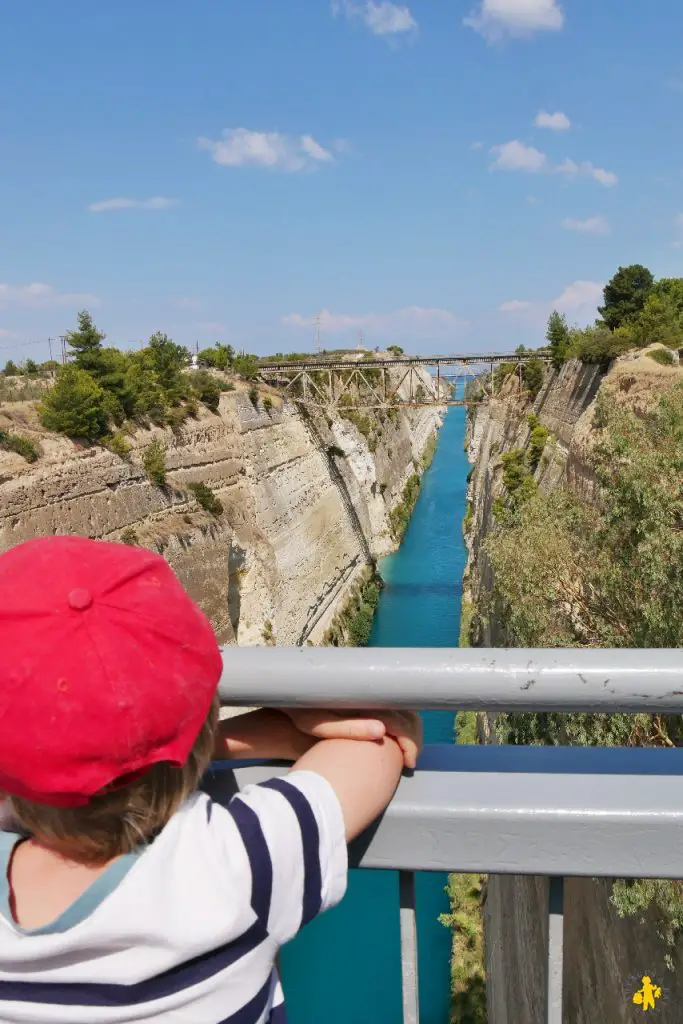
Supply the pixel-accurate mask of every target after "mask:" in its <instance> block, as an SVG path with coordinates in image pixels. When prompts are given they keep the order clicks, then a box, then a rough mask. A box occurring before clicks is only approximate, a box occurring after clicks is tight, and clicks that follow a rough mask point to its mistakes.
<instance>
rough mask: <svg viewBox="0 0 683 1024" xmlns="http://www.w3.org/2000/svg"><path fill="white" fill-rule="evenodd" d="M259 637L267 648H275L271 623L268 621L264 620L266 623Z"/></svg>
mask: <svg viewBox="0 0 683 1024" xmlns="http://www.w3.org/2000/svg"><path fill="white" fill-rule="evenodd" d="M261 636H262V637H263V639H264V641H265V643H267V644H268V646H269V647H274V646H275V637H274V635H273V623H272V622H271V621H270V619H266V621H265V622H264V623H263V629H262V630H261Z"/></svg>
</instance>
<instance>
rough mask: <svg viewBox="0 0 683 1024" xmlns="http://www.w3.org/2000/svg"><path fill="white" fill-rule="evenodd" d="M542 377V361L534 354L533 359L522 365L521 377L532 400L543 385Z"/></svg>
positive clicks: (543, 374) (543, 375)
mask: <svg viewBox="0 0 683 1024" xmlns="http://www.w3.org/2000/svg"><path fill="white" fill-rule="evenodd" d="M544 377H545V373H544V371H543V363H542V361H541V360H540V359H538V357H536V356H535V357H534V358H533V359H529V360H528V361H527V362H526V363H524V365H523V366H522V379H523V380H524V383H525V384H526V387H527V390H528V392H529V395H530V396H531V400H532V401H534V400H535V399H536V398H537V397H538V393H539V391H540V390H541V388H542V387H543V379H544Z"/></svg>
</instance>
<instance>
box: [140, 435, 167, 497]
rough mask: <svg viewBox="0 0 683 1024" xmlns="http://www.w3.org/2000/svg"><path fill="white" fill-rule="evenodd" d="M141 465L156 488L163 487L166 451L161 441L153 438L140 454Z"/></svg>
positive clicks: (164, 482)
mask: <svg viewBox="0 0 683 1024" xmlns="http://www.w3.org/2000/svg"><path fill="white" fill-rule="evenodd" d="M142 465H143V467H144V470H145V473H146V474H147V476H148V477H149V479H150V480H151V481H152V483H153V484H156V485H157V487H164V486H165V484H166V449H165V448H164V446H163V444H162V443H161V441H160V440H159V439H158V438H157V437H155V438H154V440H153V441H150V443H149V444H148V445H147V447H146V448H145V450H144V452H143V453H142Z"/></svg>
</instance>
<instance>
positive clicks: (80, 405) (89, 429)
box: [38, 364, 108, 441]
mask: <svg viewBox="0 0 683 1024" xmlns="http://www.w3.org/2000/svg"><path fill="white" fill-rule="evenodd" d="M38 413H39V415H40V419H41V422H42V424H43V426H44V427H46V428H47V429H48V430H54V431H56V432H57V433H58V434H66V435H67V437H84V438H86V439H87V440H88V441H96V440H97V439H98V438H100V437H103V436H104V435H105V434H106V433H107V429H108V428H107V414H106V409H105V394H104V391H103V390H102V388H101V387H100V385H99V384H98V383H97V381H96V380H94V378H93V377H91V376H90V374H89V373H87V372H86V371H85V370H81V369H80V368H79V367H78V366H75V365H73V364H67V365H66V366H63V367H61V369H60V370H59V371H58V373H57V379H56V381H55V384H54V386H53V387H52V388H51V389H50V390H49V391H48V392H47V394H46V395H45V397H44V398H43V401H42V402H41V403H40V405H39V406H38Z"/></svg>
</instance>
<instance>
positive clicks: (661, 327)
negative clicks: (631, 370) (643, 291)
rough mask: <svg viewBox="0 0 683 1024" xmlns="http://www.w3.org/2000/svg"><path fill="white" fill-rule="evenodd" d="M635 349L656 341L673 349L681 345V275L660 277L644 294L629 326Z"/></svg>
mask: <svg viewBox="0 0 683 1024" xmlns="http://www.w3.org/2000/svg"><path fill="white" fill-rule="evenodd" d="M629 331H630V333H631V336H632V338H633V343H634V344H635V345H637V346H638V347H639V348H642V347H644V346H645V345H652V344H653V343H654V342H656V341H660V342H662V343H663V344H664V345H670V346H671V347H672V348H676V347H678V346H680V345H682V344H683V278H680V277H663V278H662V279H661V280H659V281H658V282H657V284H656V285H655V286H654V288H653V289H652V291H651V292H650V294H649V295H648V297H647V302H646V303H645V305H644V307H643V309H642V312H641V313H640V314H639V315H638V317H637V318H636V319H635V320H634V321H633V323H632V324H631V325H629Z"/></svg>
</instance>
